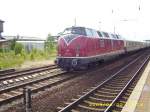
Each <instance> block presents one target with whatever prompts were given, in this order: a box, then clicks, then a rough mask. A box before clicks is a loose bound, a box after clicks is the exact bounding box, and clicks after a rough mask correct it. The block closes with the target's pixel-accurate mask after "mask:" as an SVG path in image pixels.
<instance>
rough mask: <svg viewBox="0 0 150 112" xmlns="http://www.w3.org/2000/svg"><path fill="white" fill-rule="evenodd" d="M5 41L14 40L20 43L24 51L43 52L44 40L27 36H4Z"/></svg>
mask: <svg viewBox="0 0 150 112" xmlns="http://www.w3.org/2000/svg"><path fill="white" fill-rule="evenodd" d="M4 38H5V39H6V40H12V39H16V41H17V42H18V43H21V44H22V45H23V46H24V48H25V50H27V51H31V50H32V49H38V50H44V44H45V40H44V39H40V38H37V37H28V36H19V35H17V36H4Z"/></svg>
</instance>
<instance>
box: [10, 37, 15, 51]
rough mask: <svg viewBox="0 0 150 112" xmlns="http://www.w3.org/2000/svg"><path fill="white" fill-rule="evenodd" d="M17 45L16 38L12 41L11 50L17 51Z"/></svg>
mask: <svg viewBox="0 0 150 112" xmlns="http://www.w3.org/2000/svg"><path fill="white" fill-rule="evenodd" d="M15 45H16V39H15V38H14V39H13V40H12V41H11V44H10V49H11V50H14V49H15Z"/></svg>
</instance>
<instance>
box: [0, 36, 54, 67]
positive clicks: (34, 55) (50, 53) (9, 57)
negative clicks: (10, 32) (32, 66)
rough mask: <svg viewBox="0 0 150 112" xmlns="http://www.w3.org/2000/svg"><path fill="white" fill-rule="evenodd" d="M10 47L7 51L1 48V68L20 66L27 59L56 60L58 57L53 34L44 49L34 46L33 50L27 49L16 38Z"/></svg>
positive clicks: (48, 38)
mask: <svg viewBox="0 0 150 112" xmlns="http://www.w3.org/2000/svg"><path fill="white" fill-rule="evenodd" d="M10 48H11V49H10V50H9V51H7V52H6V51H4V50H2V49H0V69H4V68H11V67H18V66H21V64H23V63H24V62H25V61H36V60H38V61H39V60H54V59H55V57H56V43H55V42H54V37H53V36H51V34H48V37H47V40H46V42H45V50H44V51H42V50H37V49H34V48H33V49H32V50H31V51H29V49H28V50H25V48H24V47H23V45H22V44H20V43H17V42H16V39H13V40H12V42H11V45H10Z"/></svg>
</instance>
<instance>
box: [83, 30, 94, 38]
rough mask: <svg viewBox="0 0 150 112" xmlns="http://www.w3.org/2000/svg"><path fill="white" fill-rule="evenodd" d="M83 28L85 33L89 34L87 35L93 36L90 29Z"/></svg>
mask: <svg viewBox="0 0 150 112" xmlns="http://www.w3.org/2000/svg"><path fill="white" fill-rule="evenodd" d="M85 30H86V35H87V36H89V37H92V36H93V33H92V31H91V29H88V28H86V29H85Z"/></svg>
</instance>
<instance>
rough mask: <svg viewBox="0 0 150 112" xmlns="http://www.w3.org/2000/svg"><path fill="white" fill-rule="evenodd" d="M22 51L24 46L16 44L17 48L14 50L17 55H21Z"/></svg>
mask: <svg viewBox="0 0 150 112" xmlns="http://www.w3.org/2000/svg"><path fill="white" fill-rule="evenodd" d="M22 49H23V45H22V44H20V43H16V44H15V48H14V50H15V55H17V54H21V51H22Z"/></svg>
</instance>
